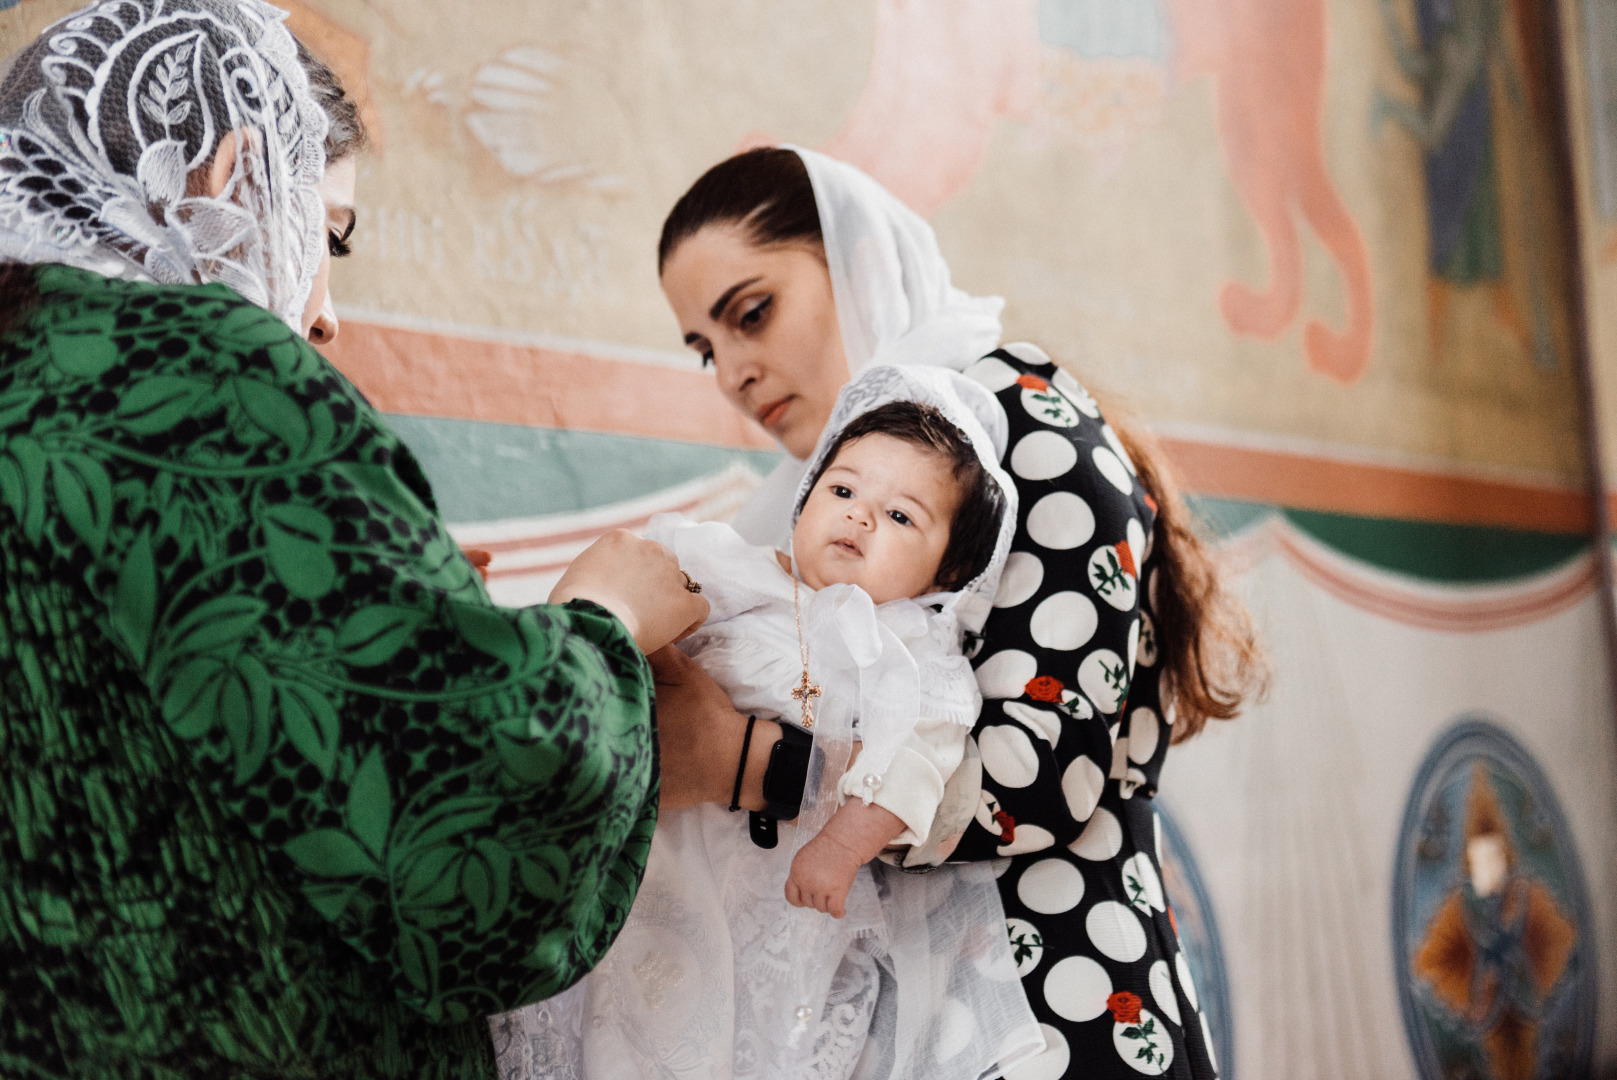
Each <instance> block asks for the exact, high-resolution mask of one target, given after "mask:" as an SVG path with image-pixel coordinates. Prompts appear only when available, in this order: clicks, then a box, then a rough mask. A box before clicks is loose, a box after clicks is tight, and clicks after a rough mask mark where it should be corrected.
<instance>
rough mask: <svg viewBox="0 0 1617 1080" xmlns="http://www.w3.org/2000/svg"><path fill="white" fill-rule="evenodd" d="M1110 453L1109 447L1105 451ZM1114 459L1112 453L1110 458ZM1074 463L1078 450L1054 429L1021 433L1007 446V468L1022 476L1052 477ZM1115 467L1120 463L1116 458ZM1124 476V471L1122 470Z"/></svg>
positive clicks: (1043, 478) (1040, 478)
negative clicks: (1009, 462)
mask: <svg viewBox="0 0 1617 1080" xmlns="http://www.w3.org/2000/svg"><path fill="white" fill-rule="evenodd" d="M1107 453H1111V451H1107ZM1112 460H1113V461H1117V458H1116V456H1115V455H1114V456H1113V458H1112ZM1076 464H1078V451H1077V449H1076V448H1075V447H1074V446H1073V445H1072V443H1071V442H1070V441H1069V440H1067V439H1066V438H1064V437H1063V436H1061V435H1059V434H1057V433H1056V432H1054V431H1035V432H1033V433H1032V434H1031V435H1024V436H1022V441H1021V442H1018V443H1017V444H1016V446H1015V447H1013V448H1012V450H1011V472H1013V473H1015V474H1016V475H1017V476H1020V477H1021V478H1022V479H1023V480H1054V479H1055V478H1056V477H1058V476H1062V475H1064V474H1066V473H1069V472H1071V471H1072V467H1073V466H1074V465H1076ZM1117 468H1118V469H1119V471H1122V469H1123V463H1122V462H1118V463H1117ZM1123 478H1124V479H1125V480H1127V479H1128V473H1127V472H1123Z"/></svg>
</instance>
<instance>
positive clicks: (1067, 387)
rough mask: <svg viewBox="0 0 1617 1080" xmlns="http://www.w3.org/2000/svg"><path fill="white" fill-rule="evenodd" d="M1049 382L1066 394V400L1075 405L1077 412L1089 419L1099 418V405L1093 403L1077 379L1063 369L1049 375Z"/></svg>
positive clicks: (1093, 400) (1090, 396) (1092, 398)
mask: <svg viewBox="0 0 1617 1080" xmlns="http://www.w3.org/2000/svg"><path fill="white" fill-rule="evenodd" d="M1050 382H1051V384H1052V385H1053V386H1055V388H1056V389H1057V390H1060V391H1061V392H1062V393H1063V394H1066V395H1067V400H1068V401H1071V402H1072V403H1073V404H1074V405H1076V406H1077V407H1078V411H1079V412H1081V413H1083V414H1084V415H1085V416H1087V417H1089V418H1090V419H1093V420H1098V419H1100V406H1099V405H1097V404H1095V399H1094V397H1093V396H1092V395H1091V394H1090V393H1089V391H1088V390H1085V389H1084V387H1083V384H1081V383H1080V382H1079V381H1078V380H1077V379H1075V378H1073V377H1072V376H1071V375H1068V374H1067V373H1066V372H1065V371H1057V372H1056V373H1055V374H1054V375H1052V376H1050Z"/></svg>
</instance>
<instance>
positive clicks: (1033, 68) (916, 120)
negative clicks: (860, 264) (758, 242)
mask: <svg viewBox="0 0 1617 1080" xmlns="http://www.w3.org/2000/svg"><path fill="white" fill-rule="evenodd" d="M1038 76H1039V36H1038V10H1037V6H1036V0H878V4H877V8H876V39H875V47H874V49H873V50H872V56H871V61H870V73H869V75H868V76H867V77H866V79H865V86H864V89H863V90H862V91H860V94H859V99H858V100H857V101H856V102H855V103H854V106H853V108H852V110H850V111H849V113H848V118H847V120H846V121H844V123H843V125H842V128H841V130H840V131H838V132H837V133H836V134H835V135H833V136H832V137H831V140H830V141H829V142H827V143H826V144H825V145H824V146H823V147H821V148H820V149H822V150H823V151H824V152H825V153H827V154H830V155H831V156H832V157H835V158H840V159H842V160H843V161H846V162H849V163H851V164H854V165H857V166H859V167H860V168H861V169H863V170H864V171H865V172H867V173H869V174H870V175H871V176H873V177H875V178H876V179H877V180H878V181H880V182H881V183H882V184H883V185H884V186H885V187H886V188H887V189H888V190H889V191H891V192H892V193H893V194H895V195H897V196H898V197H899V198H900V199H902V200H903V201H904V203H905V204H906V205H908V206H909V207H910V208H911V209H913V210H915V211H916V212H917V213H919V214H921V215H922V216H924V217H930V216H931V215H932V214H933V213H934V212H935V211H937V210H938V209H939V208H941V207H942V206H943V205H944V204H945V203H947V202H948V201H949V200H950V199H952V198H954V197H955V196H956V195H958V194H959V193H960V192H961V191H963V190H964V189H965V187H966V185H967V184H969V183H970V182H971V178H972V176H973V175H975V174H976V172H977V169H978V167H979V166H981V165H982V162H983V157H984V155H986V154H987V152H988V142H989V140H990V139H991V138H992V137H993V132H994V121H995V120H997V119H998V118H999V117H1001V116H1013V117H1017V118H1020V119H1027V118H1030V117H1031V116H1032V115H1033V107H1034V104H1035V103H1036V101H1037V97H1038V90H1039V83H1038ZM778 141H779V140H777V139H774V138H772V137H769V136H766V135H761V134H755V135H749V136H748V137H747V138H746V139H744V140H743V141H742V144H741V145H740V146H738V147H737V150H738V151H740V150H750V149H752V148H753V147H755V146H774V145H776V144H777V142H778Z"/></svg>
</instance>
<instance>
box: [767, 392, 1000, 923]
mask: <svg viewBox="0 0 1617 1080" xmlns="http://www.w3.org/2000/svg"><path fill="white" fill-rule="evenodd" d="M1004 502H1005V497H1004V494H1003V492H1002V491H1001V490H1000V488H999V486H998V485H997V484H996V483H995V482H994V480H993V478H992V477H991V476H990V475H989V473H988V471H987V470H986V469H985V468H984V467H983V465H982V463H981V462H980V461H979V460H978V458H977V453H976V451H975V450H974V449H973V448H972V445H971V443H970V442H968V441H967V440H966V438H965V436H964V435H963V434H962V433H961V431H960V430H959V429H958V428H956V427H955V426H954V425H953V424H952V423H950V422H949V421H948V420H947V419H946V418H945V417H944V416H943V414H942V413H940V412H938V410H936V409H935V408H932V407H930V406H927V405H921V404H918V403H916V402H913V401H894V402H889V403H888V404H886V405H881V406H878V407H877V408H875V409H873V410H871V411H870V412H867V413H865V414H863V415H862V416H860V417H858V418H857V419H855V420H854V421H853V422H851V423H850V424H848V425H847V426H846V427H844V428H843V429H842V430H841V431H840V432H839V433H838V434H837V437H836V439H835V441H833V442H832V443H831V445H830V447H829V449H828V450H827V451H826V453H825V455H824V464H823V465H822V467H821V468H820V471H819V472H818V474H817V475H813V476H812V478H811V479H810V481H809V493H808V498H807V499H806V500H804V502H803V508H802V510H801V511H800V512H799V514H798V518H797V525H796V527H795V528H794V529H793V530H792V559H791V560H787V559H786V557H785V556H784V555H779V556H778V557H779V558H780V561H781V565H782V567H783V568H784V569H785V570H787V572H790V571H791V563H792V562H795V563H796V567H797V573H798V576H799V578H800V579H801V581H802V583H803V584H804V585H806V586H807V587H809V588H811V589H815V590H820V589H825V588H827V587H829V586H832V585H853V586H857V587H858V588H860V589H863V590H864V592H865V593H866V594H867V595H868V596H869V597H870V600H871V602H872V603H873V604H876V605H878V606H880V605H884V604H888V603H891V602H893V601H897V600H903V599H910V598H915V597H920V596H923V595H926V594H929V593H950V592H954V591H956V590H958V589H960V588H962V587H963V586H965V585H966V584H967V583H969V582H970V581H971V580H972V579H973V578H975V577H977V576H978V575H980V574H982V573H983V572H984V571H985V570H987V569H988V564H989V561H990V559H991V558H992V557H993V554H994V546H995V541H996V540H997V539H998V537H999V525H1000V521H1001V518H1002V516H1003V507H1004ZM928 644H944V645H945V646H949V645H952V646H954V648H953V650H952V655H950V656H949V657H948V658H947V660H955V661H958V662H956V663H949V662H947V660H944V659H943V658H935V659H934V663H933V664H932V671H931V674H932V675H933V676H934V677H937V678H942V679H945V680H948V681H950V682H954V683H957V684H958V686H959V693H958V700H960V701H962V702H964V701H968V700H969V701H971V702H972V703H973V704H972V707H971V708H970V710H969V712H970V713H971V720H968V721H966V723H965V724H962V723H961V720H962V719H963V718H964V717H963V716H950V717H947V718H943V717H926V716H917V717H916V719H915V723H914V727H913V728H912V729H911V731H910V732H909V735H908V738H906V739H905V740H904V743H903V746H902V747H901V748H900V752H899V753H897V754H895V755H894V756H893V758H892V759H891V761H890V763H889V764H887V766H886V768H885V769H877V768H874V767H873V763H872V762H870V761H867V760H866V758H865V755H864V753H863V751H862V749H861V752H860V756H859V757H858V758H857V759H856V760H855V761H854V763H853V765H852V767H851V768H849V770H848V771H847V773H846V774H845V775H844V777H843V780H842V784H841V785H840V790H841V793H842V794H843V795H844V796H849V795H859V796H862V797H861V798H857V799H854V800H852V801H849V802H846V803H844V804H843V805H842V806H841V807H840V808H839V809H838V810H837V811H836V812H835V813H834V814H833V815H832V816H831V820H830V821H829V822H827V823H826V825H825V827H824V828H822V829H821V830H820V831H819V832H818V833H817V834H816V835H815V836H814V837H813V839H811V840H809V841H807V842H806V843H805V844H804V845H803V846H802V847H801V848H800V849H799V850H798V852H797V854H796V856H795V857H794V858H793V859H792V867H791V873H790V874H789V876H788V877H787V879H786V899H787V900H788V901H789V902H790V903H792V904H793V905H795V906H797V907H812V908H815V909H817V910H819V911H823V912H827V913H829V914H831V915H833V916H835V917H837V918H839V919H840V918H842V917H843V915H844V914H845V902H846V900H847V896H848V890H849V889H850V888H851V887H852V886H853V881H854V877H855V875H856V874H857V873H858V871H859V868H860V867H861V866H863V865H865V864H866V863H868V862H870V860H872V859H874V858H875V857H876V856H877V855H879V854H881V852H882V851H884V850H886V849H887V848H889V847H891V846H894V845H896V844H903V845H910V846H919V845H921V844H922V843H924V841H925V838H926V836H927V834H928V832H929V831H930V829H931V826H932V820H933V816H934V814H935V813H936V811H937V809H938V804H939V801H940V800H941V798H942V795H943V788H944V784H945V783H946V781H947V780H948V778H949V776H950V775H951V774H952V773H953V772H954V770H955V769H956V768H957V767H958V766H959V764H960V761H961V756H962V753H963V751H964V748H965V740H966V735H967V733H968V731H969V730H970V728H969V724H970V723H971V722H972V721H974V720H975V719H976V716H975V713H976V711H977V707H978V706H979V704H980V702H979V699H977V698H976V694H975V687H976V683H975V680H974V678H973V677H972V674H971V669H970V666H969V664H968V663H967V662H966V660H965V658H964V657H963V656H961V655H960V653H959V645H958V642H946V643H938V642H930V641H929V642H928ZM878 780H879V782H875V783H873V782H872V781H878Z"/></svg>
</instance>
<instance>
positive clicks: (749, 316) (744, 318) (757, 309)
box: [740, 296, 775, 330]
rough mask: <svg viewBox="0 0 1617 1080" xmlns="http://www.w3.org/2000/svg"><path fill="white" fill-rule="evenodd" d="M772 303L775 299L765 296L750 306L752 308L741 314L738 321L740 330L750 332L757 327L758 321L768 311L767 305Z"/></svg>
mask: <svg viewBox="0 0 1617 1080" xmlns="http://www.w3.org/2000/svg"><path fill="white" fill-rule="evenodd" d="M774 302H775V298H774V297H773V296H766V297H764V298H763V299H762V300H760V301H758V302H757V303H756V304H754V305H752V307H750V308H748V309H747V310H746V311H744V312H742V313H741V319H740V323H741V329H743V330H750V329H752V328H753V327H754V326H757V325H758V320H759V319H761V318H763V317H764V312H765V311H766V310H768V308H769V305H770V304H772V303H774Z"/></svg>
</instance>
